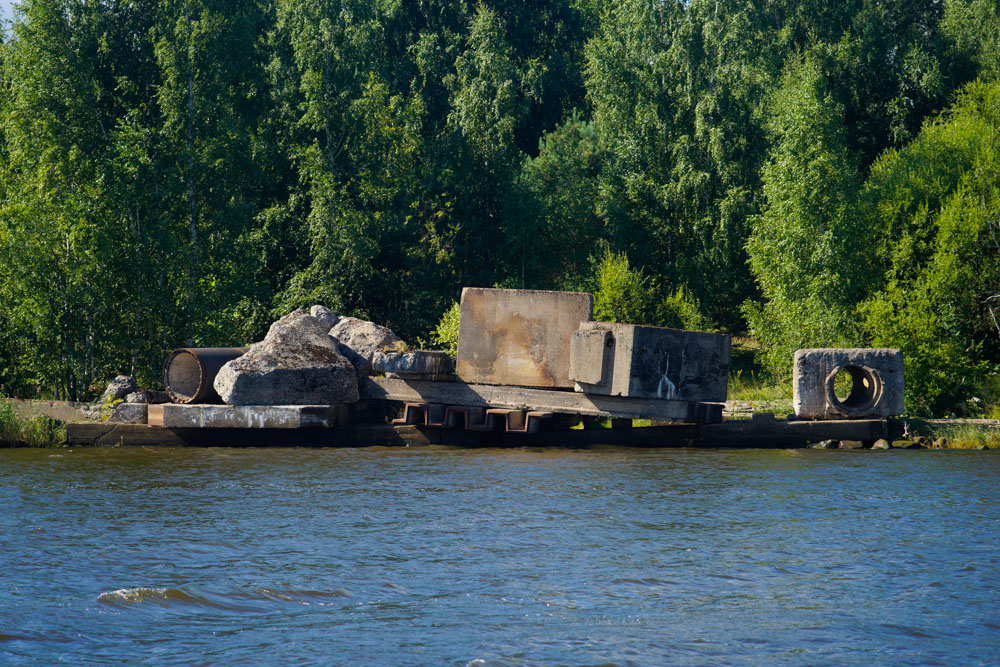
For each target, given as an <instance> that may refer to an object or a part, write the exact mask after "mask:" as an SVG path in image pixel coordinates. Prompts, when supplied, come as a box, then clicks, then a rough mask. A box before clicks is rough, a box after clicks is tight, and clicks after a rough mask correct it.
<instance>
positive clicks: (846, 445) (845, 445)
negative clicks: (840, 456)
mask: <svg viewBox="0 0 1000 667" xmlns="http://www.w3.org/2000/svg"><path fill="white" fill-rule="evenodd" d="M864 448H865V443H863V442H861V441H860V440H841V441H840V444H839V445H837V449H864Z"/></svg>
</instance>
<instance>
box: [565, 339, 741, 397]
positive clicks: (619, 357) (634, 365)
mask: <svg viewBox="0 0 1000 667" xmlns="http://www.w3.org/2000/svg"><path fill="white" fill-rule="evenodd" d="M729 346H730V340H729V336H728V335H723V334H711V333H701V332H696V331H680V330H678V329H664V328H661V327H646V326H639V325H636V324H615V323H609V322H584V323H582V324H581V325H580V328H579V330H578V331H576V332H575V333H574V334H573V338H572V341H571V343H570V377H571V378H572V379H573V380H574V381H575V382H576V384H575V387H574V388H575V389H576V391H580V392H584V393H587V394H602V395H609V396H627V397H633V398H662V399H668V400H675V401H703V402H714V401H718V402H721V401H725V400H726V389H727V385H728V382H729Z"/></svg>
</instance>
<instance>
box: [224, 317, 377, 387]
mask: <svg viewBox="0 0 1000 667" xmlns="http://www.w3.org/2000/svg"><path fill="white" fill-rule="evenodd" d="M214 386H215V390H216V391H217V392H218V393H219V396H221V397H222V400H223V401H225V402H226V403H227V404H229V405H329V404H332V403H354V402H356V401H357V400H358V382H357V377H356V376H355V371H354V367H353V366H352V365H351V363H350V361H348V360H347V359H346V358H345V357H344V355H343V354H341V353H340V352H339V351H338V344H337V341H336V340H334V339H333V338H331V337H330V336H329V335H328V334H327V330H326V329H325V328H324V326H323V325H322V324H321V323H320V322H319V320H317V319H316V318H315V317H313V316H311V315H310V314H309V313H307V312H305V311H304V310H301V309H300V310H295V311H293V312H292V313H290V314H288V315H286V316H285V317H283V318H281V319H280V320H278V321H277V322H275V323H274V324H272V325H271V328H270V329H269V330H268V332H267V336H265V337H264V340H263V341H260V342H258V343H254V344H253V345H251V346H250V349H249V351H248V352H247V353H246V354H244V355H243V356H242V357H239V358H237V359H234V360H233V361H230V362H228V363H226V365H224V366H223V367H222V370H220V371H219V374H218V375H217V376H216V378H215V383H214Z"/></svg>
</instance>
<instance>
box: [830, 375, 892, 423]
mask: <svg viewBox="0 0 1000 667" xmlns="http://www.w3.org/2000/svg"><path fill="white" fill-rule="evenodd" d="M881 398H882V376H881V375H880V374H879V372H878V371H877V370H875V369H874V368H868V367H867V366H854V365H848V366H837V367H836V368H834V369H833V371H831V372H830V375H828V376H827V378H826V400H827V406H828V407H829V408H830V409H832V410H833V412H836V413H839V414H842V415H845V416H848V417H860V416H863V415H866V414H869V413H871V412H873V411H874V410H875V407H876V406H877V405H878V402H879V401H880V400H881Z"/></svg>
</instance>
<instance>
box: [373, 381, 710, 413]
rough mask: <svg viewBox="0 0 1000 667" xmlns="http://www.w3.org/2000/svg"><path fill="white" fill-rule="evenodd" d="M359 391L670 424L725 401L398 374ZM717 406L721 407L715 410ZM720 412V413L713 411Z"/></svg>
mask: <svg viewBox="0 0 1000 667" xmlns="http://www.w3.org/2000/svg"><path fill="white" fill-rule="evenodd" d="M369 379H370V380H371V382H370V383H369V384H368V385H367V386H365V387H363V388H362V389H361V398H362V399H363V400H369V401H371V400H382V401H386V400H387V401H399V402H402V403H438V404H441V405H453V406H458V405H464V406H470V407H489V408H511V409H517V410H533V411H538V412H552V413H561V414H576V415H586V416H591V417H614V418H626V419H655V420H658V421H672V422H691V423H693V422H698V421H711V420H713V419H721V418H722V405H721V404H717V405H716V404H712V403H694V402H690V401H669V400H663V399H642V398H624V397H621V396H604V395H600V394H581V393H577V392H573V391H559V390H552V389H535V388H528V387H497V386H494V385H484V384H466V383H464V382H425V381H421V380H400V379H395V378H380V377H373V378H369ZM715 407H717V408H718V409H717V410H713V408H715ZM716 414H717V417H715V416H714V415H716Z"/></svg>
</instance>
